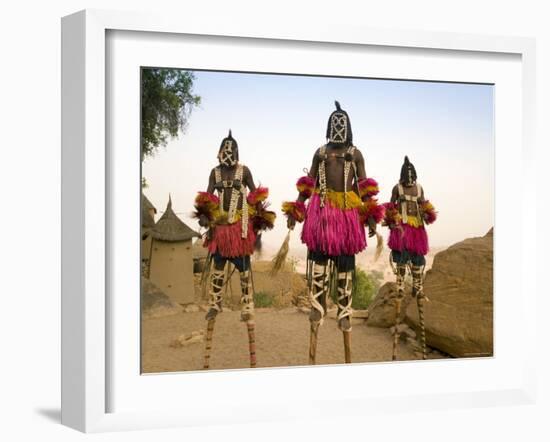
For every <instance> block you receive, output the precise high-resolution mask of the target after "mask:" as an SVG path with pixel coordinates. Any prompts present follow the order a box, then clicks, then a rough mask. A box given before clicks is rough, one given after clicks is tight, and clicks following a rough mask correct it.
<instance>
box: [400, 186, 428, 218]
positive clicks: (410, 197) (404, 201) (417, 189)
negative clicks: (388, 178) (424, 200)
mask: <svg viewBox="0 0 550 442" xmlns="http://www.w3.org/2000/svg"><path fill="white" fill-rule="evenodd" d="M397 192H398V195H399V196H398V201H397V202H398V203H399V205H400V209H401V210H405V211H406V213H407V215H408V216H418V214H419V206H418V204H419V203H420V202H421V201H420V198H421V196H422V187H421V186H420V184H413V185H412V186H403V185H401V184H398V185H397Z"/></svg>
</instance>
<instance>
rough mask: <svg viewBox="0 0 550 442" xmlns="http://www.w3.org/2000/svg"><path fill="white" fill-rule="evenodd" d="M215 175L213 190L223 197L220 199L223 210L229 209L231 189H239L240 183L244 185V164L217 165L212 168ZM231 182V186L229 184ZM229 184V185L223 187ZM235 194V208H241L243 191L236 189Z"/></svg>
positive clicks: (231, 196) (231, 195)
mask: <svg viewBox="0 0 550 442" xmlns="http://www.w3.org/2000/svg"><path fill="white" fill-rule="evenodd" d="M214 177H215V190H216V192H217V194H218V196H220V198H223V199H221V200H220V202H221V203H222V207H223V210H224V211H225V212H227V211H229V208H230V205H231V198H233V191H232V190H233V189H235V190H237V189H240V185H242V186H245V183H244V178H245V177H244V166H243V165H242V164H237V165H235V166H232V167H221V166H218V167H216V168H215V169H214ZM232 184H233V186H231V185H232ZM225 186H231V187H225ZM237 193H238V196H237V208H239V209H240V208H241V206H242V202H243V193H242V192H240V191H238V192H237Z"/></svg>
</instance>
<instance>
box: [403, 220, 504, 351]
mask: <svg viewBox="0 0 550 442" xmlns="http://www.w3.org/2000/svg"><path fill="white" fill-rule="evenodd" d="M424 293H425V294H426V296H427V297H428V298H429V301H427V302H425V303H424V317H425V327H426V340H427V344H428V345H429V346H430V347H434V348H437V349H439V350H441V351H443V352H445V353H448V354H450V355H451V356H455V357H476V356H491V355H492V354H493V229H491V230H490V231H489V233H487V235H485V236H483V237H480V238H470V239H466V240H464V241H462V242H459V243H457V244H454V245H452V246H451V247H449V248H448V249H446V250H444V251H442V252H439V253H438V254H437V255H436V256H435V258H434V262H433V265H432V268H431V269H430V270H429V271H428V272H427V273H426V277H425V280H424ZM405 320H406V322H407V323H408V324H409V325H410V326H411V327H413V328H414V329H415V330H416V331H417V332H418V329H419V324H418V310H417V308H416V302H414V303H411V304H410V305H409V308H408V309H407V314H406V319H405Z"/></svg>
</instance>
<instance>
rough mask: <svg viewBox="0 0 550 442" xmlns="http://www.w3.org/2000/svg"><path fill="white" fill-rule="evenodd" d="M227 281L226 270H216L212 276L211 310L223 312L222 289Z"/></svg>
mask: <svg viewBox="0 0 550 442" xmlns="http://www.w3.org/2000/svg"><path fill="white" fill-rule="evenodd" d="M224 279H225V271H224V270H214V271H213V272H212V274H211V275H210V303H209V307H210V308H211V309H214V310H217V311H218V312H219V311H221V303H222V288H223V283H224Z"/></svg>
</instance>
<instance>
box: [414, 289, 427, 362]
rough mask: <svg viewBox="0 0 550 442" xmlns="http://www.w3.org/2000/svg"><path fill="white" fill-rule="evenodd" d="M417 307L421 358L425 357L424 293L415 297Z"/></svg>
mask: <svg viewBox="0 0 550 442" xmlns="http://www.w3.org/2000/svg"><path fill="white" fill-rule="evenodd" d="M416 305H417V307H418V322H419V323H420V342H421V344H422V359H426V327H425V325H424V295H423V294H419V295H417V297H416Z"/></svg>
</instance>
